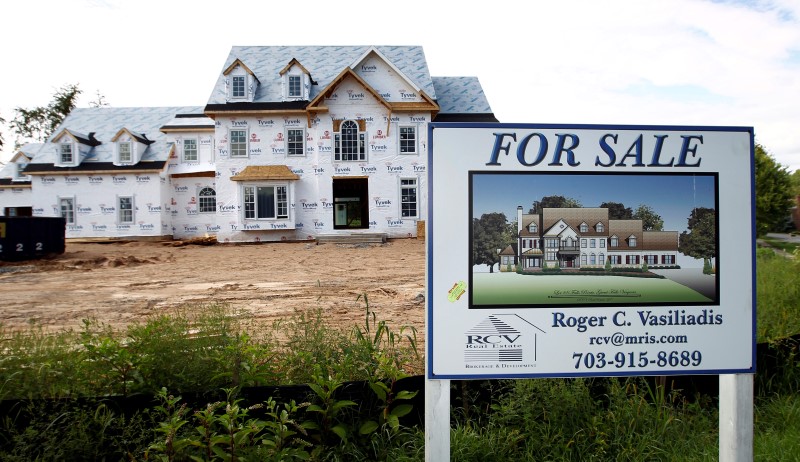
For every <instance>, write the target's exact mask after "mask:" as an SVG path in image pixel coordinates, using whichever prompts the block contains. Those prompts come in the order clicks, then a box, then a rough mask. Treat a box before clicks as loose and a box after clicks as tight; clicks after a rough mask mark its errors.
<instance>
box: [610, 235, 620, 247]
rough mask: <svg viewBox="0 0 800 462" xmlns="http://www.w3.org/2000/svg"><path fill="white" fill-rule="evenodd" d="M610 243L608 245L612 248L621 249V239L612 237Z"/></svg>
mask: <svg viewBox="0 0 800 462" xmlns="http://www.w3.org/2000/svg"><path fill="white" fill-rule="evenodd" d="M609 241H610V242H609V243H608V244H609V246H610V247H619V238H618V237H617V236H611V237H610V238H609Z"/></svg>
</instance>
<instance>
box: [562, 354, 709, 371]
mask: <svg viewBox="0 0 800 462" xmlns="http://www.w3.org/2000/svg"><path fill="white" fill-rule="evenodd" d="M572 359H573V360H575V369H605V368H608V367H614V368H617V369H622V368H623V367H625V368H644V367H650V366H655V367H678V366H683V367H688V366H699V365H700V363H702V362H703V354H702V353H700V352H699V351H697V350H694V351H686V350H684V351H659V352H656V353H650V352H647V351H638V352H634V351H629V352H624V351H619V352H617V353H614V354H613V356H612V355H611V354H608V355H607V354H606V353H603V352H600V353H573V354H572Z"/></svg>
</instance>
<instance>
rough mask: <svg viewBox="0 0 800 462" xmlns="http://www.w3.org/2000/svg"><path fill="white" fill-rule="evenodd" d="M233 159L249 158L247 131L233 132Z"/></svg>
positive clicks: (231, 136)
mask: <svg viewBox="0 0 800 462" xmlns="http://www.w3.org/2000/svg"><path fill="white" fill-rule="evenodd" d="M230 138H231V157H246V156H247V131H246V130H231V134H230Z"/></svg>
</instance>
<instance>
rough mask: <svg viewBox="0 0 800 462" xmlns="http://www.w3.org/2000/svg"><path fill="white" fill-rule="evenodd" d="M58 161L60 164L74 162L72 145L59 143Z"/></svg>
mask: <svg viewBox="0 0 800 462" xmlns="http://www.w3.org/2000/svg"><path fill="white" fill-rule="evenodd" d="M59 159H61V163H62V164H71V163H73V162H75V155H74V154H73V152H72V143H61V144H60V145H59Z"/></svg>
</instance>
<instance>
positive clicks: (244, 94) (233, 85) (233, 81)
mask: <svg viewBox="0 0 800 462" xmlns="http://www.w3.org/2000/svg"><path fill="white" fill-rule="evenodd" d="M239 79H241V81H242V94H241V95H237V94H236V81H237V80H239ZM245 98H247V75H232V76H231V99H245Z"/></svg>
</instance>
